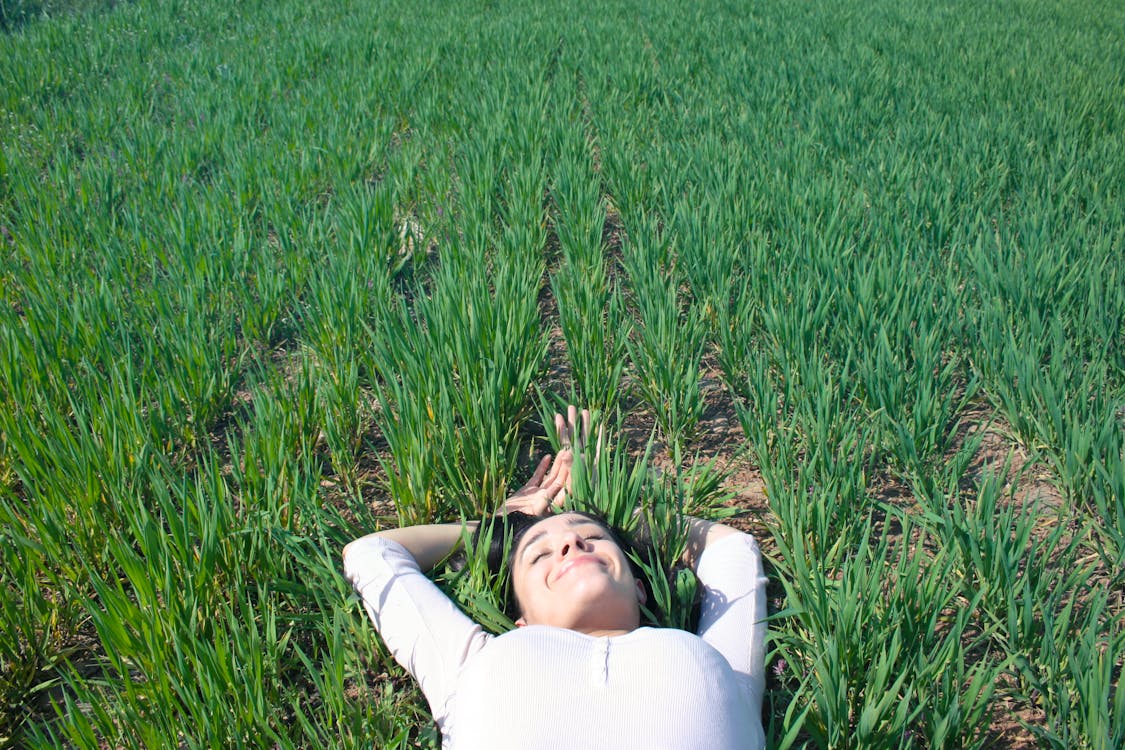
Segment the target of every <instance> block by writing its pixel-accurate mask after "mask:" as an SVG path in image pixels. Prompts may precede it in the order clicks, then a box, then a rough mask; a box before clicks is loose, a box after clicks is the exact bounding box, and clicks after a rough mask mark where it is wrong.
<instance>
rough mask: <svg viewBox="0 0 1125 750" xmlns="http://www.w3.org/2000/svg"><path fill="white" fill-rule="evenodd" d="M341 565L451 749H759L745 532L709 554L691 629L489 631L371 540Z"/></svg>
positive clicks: (761, 602) (757, 580) (752, 573)
mask: <svg viewBox="0 0 1125 750" xmlns="http://www.w3.org/2000/svg"><path fill="white" fill-rule="evenodd" d="M345 572H346V573H347V575H348V578H349V579H350V580H351V581H352V582H353V584H354V585H355V587H356V589H357V590H358V591H359V593H360V594H361V595H362V596H363V600H364V604H365V606H366V608H367V611H368V613H369V614H370V615H371V617H372V619H373V620H374V622H375V625H376V627H377V628H378V629H379V632H380V635H382V637H383V639H384V640H385V641H386V642H387V645H388V647H389V648H390V649H391V652H392V653H393V654H394V656H395V658H396V659H397V660H398V661H399V663H400V664H402V665H403V666H404V667H405V668H406V669H407V670H408V671H409V672H410V673H411V674H412V675H414V677H415V678H416V679H417V680H418V682H419V684H420V685H421V687H422V691H423V693H424V694H425V695H426V699H427V700H428V701H429V703H430V708H431V709H432V711H433V714H434V719H435V720H436V721H437V723H438V726H439V727H440V728H441V732H442V739H443V741H442V746H443V748H445V750H475V749H476V748H481V749H482V750H483V749H485V748H487V749H488V750H504V749H505V748H511V749H512V750H517V749H518V750H536V749H538V748H542V749H543V750H547V749H548V748H562V747H567V748H581V749H582V750H597V749H598V748H607V749H609V748H613V749H614V750H617V749H619V748H654V749H658V748H667V749H668V750H692V749H694V748H699V749H700V750H703V749H704V748H707V750H723V749H725V748H730V749H734V748H738V749H739V750H742V749H746V750H757V749H758V748H762V747H763V746H764V736H763V732H762V725H761V699H762V692H763V690H764V685H765V680H764V675H763V659H764V648H765V623H764V622H763V621H762V620H763V618H764V617H765V578H764V576H763V575H762V567H761V557H760V555H759V553H758V547H757V544H756V543H755V542H754V540H753V538H752V537H749V536H747V535H744V534H739V535H733V536H728V537H724V538H723V539H720V540H719V541H718V542H716V543H714V544H712V545H711V546H710V547H708V548H707V549H706V550H705V551H704V553H703V555H702V558H701V560H700V563H699V568H698V571H697V572H698V575H699V577H700V580H701V581H702V582H703V583H704V585H705V597H704V602H703V611H702V617H701V621H700V629H699V633H700V634H699V635H696V634H693V633H687V632H685V631H682V630H674V629H670V628H639V629H637V630H635V631H633V632H631V633H628V634H626V635H621V636H614V637H609V638H607V637H594V636H588V635H585V634H583V633H578V632H575V631H572V630H565V629H561V628H552V627H546V626H528V627H524V628H519V629H517V630H513V631H512V632H510V633H505V634H504V635H501V636H497V637H493V636H491V635H488V634H487V633H485V632H484V631H483V630H482V629H481V628H480V626H479V625H477V624H476V623H475V622H473V621H472V620H470V619H469V618H468V617H466V616H465V615H464V614H463V613H462V612H461V611H460V610H459V609H457V607H456V606H454V605H453V603H452V602H450V600H449V599H448V598H447V597H446V596H445V595H444V594H442V593H441V591H440V590H439V589H438V588H437V587H436V586H434V585H433V583H432V582H430V581H429V579H427V578H426V577H425V576H423V575H422V574H421V572H420V571H419V570H418V566H417V564H415V563H414V560H413V558H411V557H410V555H409V553H408V552H407V551H406V550H405V549H403V548H402V547H401V546H400V545H398V544H396V543H394V542H389V541H387V540H384V539H380V538H377V537H373V538H368V539H366V540H365V541H364V542H363V543H362V545H353V546H352V549H351V550H350V552H349V555H348V558H347V560H346V564H345Z"/></svg>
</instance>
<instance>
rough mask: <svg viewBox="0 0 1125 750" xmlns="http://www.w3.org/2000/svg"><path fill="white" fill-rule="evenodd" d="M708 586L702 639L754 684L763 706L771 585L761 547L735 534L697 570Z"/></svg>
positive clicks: (702, 559) (756, 697)
mask: <svg viewBox="0 0 1125 750" xmlns="http://www.w3.org/2000/svg"><path fill="white" fill-rule="evenodd" d="M696 574H697V575H698V576H699V580H700V582H701V583H702V584H703V586H704V596H703V607H702V611H701V612H700V618H699V635H700V637H701V638H703V640H705V641H706V642H707V643H709V644H710V645H711V646H713V647H714V648H715V649H716V650H717V651H718V652H719V653H721V654H722V655H723V656H724V657H726V659H727V661H728V662H729V663H730V665H731V668H732V669H734V671H735V672H739V673H741V674H744V675H746V676H747V677H748V678H749V684H750V689H751V691H752V693H753V698H754V700H755V702H756V704H757V705H759V706H760V704H761V699H762V695H763V693H764V692H765V682H766V681H765V650H766V622H765V617H766V583H767V579H766V577H765V574H764V572H763V570H762V555H761V552H759V550H758V543H757V542H756V541H755V540H754V538H753V537H752V536H750V535H748V534H732V535H731V536H728V537H724V538H723V539H720V540H718V541H717V542H715V543H714V544H712V545H711V546H709V547H707V548H706V549H705V550H704V551H703V554H702V555H701V556H700V560H699V565H698V567H697V569H696Z"/></svg>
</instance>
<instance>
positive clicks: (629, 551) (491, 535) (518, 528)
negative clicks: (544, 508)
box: [473, 510, 659, 624]
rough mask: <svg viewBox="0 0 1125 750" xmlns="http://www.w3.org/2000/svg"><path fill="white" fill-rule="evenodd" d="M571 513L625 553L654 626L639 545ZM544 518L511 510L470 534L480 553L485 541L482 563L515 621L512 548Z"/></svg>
mask: <svg viewBox="0 0 1125 750" xmlns="http://www.w3.org/2000/svg"><path fill="white" fill-rule="evenodd" d="M566 512H567V513H573V514H575V515H578V516H582V517H584V518H588V519H589V520H591V521H593V522H594V523H596V524H597V525H598V526H601V527H602V528H603V529H605V531H606V533H607V534H608V535H609V538H610V539H611V540H612V541H613V542H614V543H615V544H616V545H617V546H618V547H620V548H621V551H622V552H624V553H625V559H626V560H628V561H629V570H630V571H631V572H632V574H633V577H634V578H636V579H637V580H639V581H640V582H641V588H643V589H644V592H645V600H646V602H647V603H646V605H645V606H646V607H647V608H648V610H649V612H651V613H653V619H654V622H653V624H655V620H656V618H658V617H659V615H658V614H656V613H655V612H656V602H655V600H654V598H653V595H652V583H651V581H649V579H648V576H647V575H645V572H644V569H643V568H642V567H641V566H640V565H639V564H638V563H637V560H638V559H645V556H644V555H642V550H641V549H639V548H638V547H639V545H638V544H636V543H634V541H633V540H632V539H630V537H629V535H628V534H626V533H625V532H624V531H623V530H622V529H619V528H616V527H614V526H610V525H609V524H608V523H607V522H606V520H605V519H604V518H603V517H601V516H599V515H597V514H595V513H587V512H586V511H580V510H574V511H566ZM544 518H545V517H541V516H532V515H528V514H527V513H521V512H519V511H513V512H511V513H508V514H507V515H503V516H495V517H493V518H491V519H487V520H485V521H482V522H481V524H480V525H479V526H478V527H477V530H476V531H475V532H473V546H474V547H475V548H476V549H478V550H480V547H481V544H483V543H484V542H485V541H486V542H487V543H488V550H487V554H486V557H485V560H486V562H487V565H488V570H489V572H491V573H492V574H493V575H495V576H503V577H504V608H505V611H504V614H506V615H507V616H508V617H509V618H511V619H513V620H514V619H516V618H518V617H520V616H522V614H523V612H522V610H521V608H520V603H519V601H518V600H517V599H516V592H515V590H514V588H513V587H512V577H511V576H512V562H513V561H514V559H515V556H516V549H518V548H519V546H520V540H521V539H523V537H524V535H525V534H526V533H527V531H528V529H530V528H531V527H532V526H534V525H535V524H537V523H539V522H540V521H542V520H543V519H544ZM643 616H644V607H642V617H643Z"/></svg>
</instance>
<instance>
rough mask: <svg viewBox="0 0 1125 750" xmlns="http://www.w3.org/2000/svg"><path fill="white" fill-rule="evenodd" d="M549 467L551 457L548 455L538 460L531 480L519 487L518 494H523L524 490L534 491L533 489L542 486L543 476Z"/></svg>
mask: <svg viewBox="0 0 1125 750" xmlns="http://www.w3.org/2000/svg"><path fill="white" fill-rule="evenodd" d="M550 465H551V456H550V455H546V456H543V458H542V459H540V460H539V465H538V466H536V467H535V471H534V472H533V473H532V475H531V479H529V480H527V484H525V485H524V486H523V487H520V488H519V490H518V492H523V491H524V490H531V489H534V488H536V487H538V486H539V485H540V484H542V482H543V475H544V474H546V473H547V468H548V467H549V466H550Z"/></svg>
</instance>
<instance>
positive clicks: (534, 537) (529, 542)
mask: <svg viewBox="0 0 1125 750" xmlns="http://www.w3.org/2000/svg"><path fill="white" fill-rule="evenodd" d="M545 536H547V532H546V531H537V532H535V533H534V534H532V535H531V538H530V539H528V540H527V541H526V542H524V545H523V552H521V553H520V559H521V560H522V559H523V558H525V557H527V551H528V550H529V549H531V546H532V545H533V544H535V543H536V542H538V541H539V540H540V539H542V538H543V537H545Z"/></svg>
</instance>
